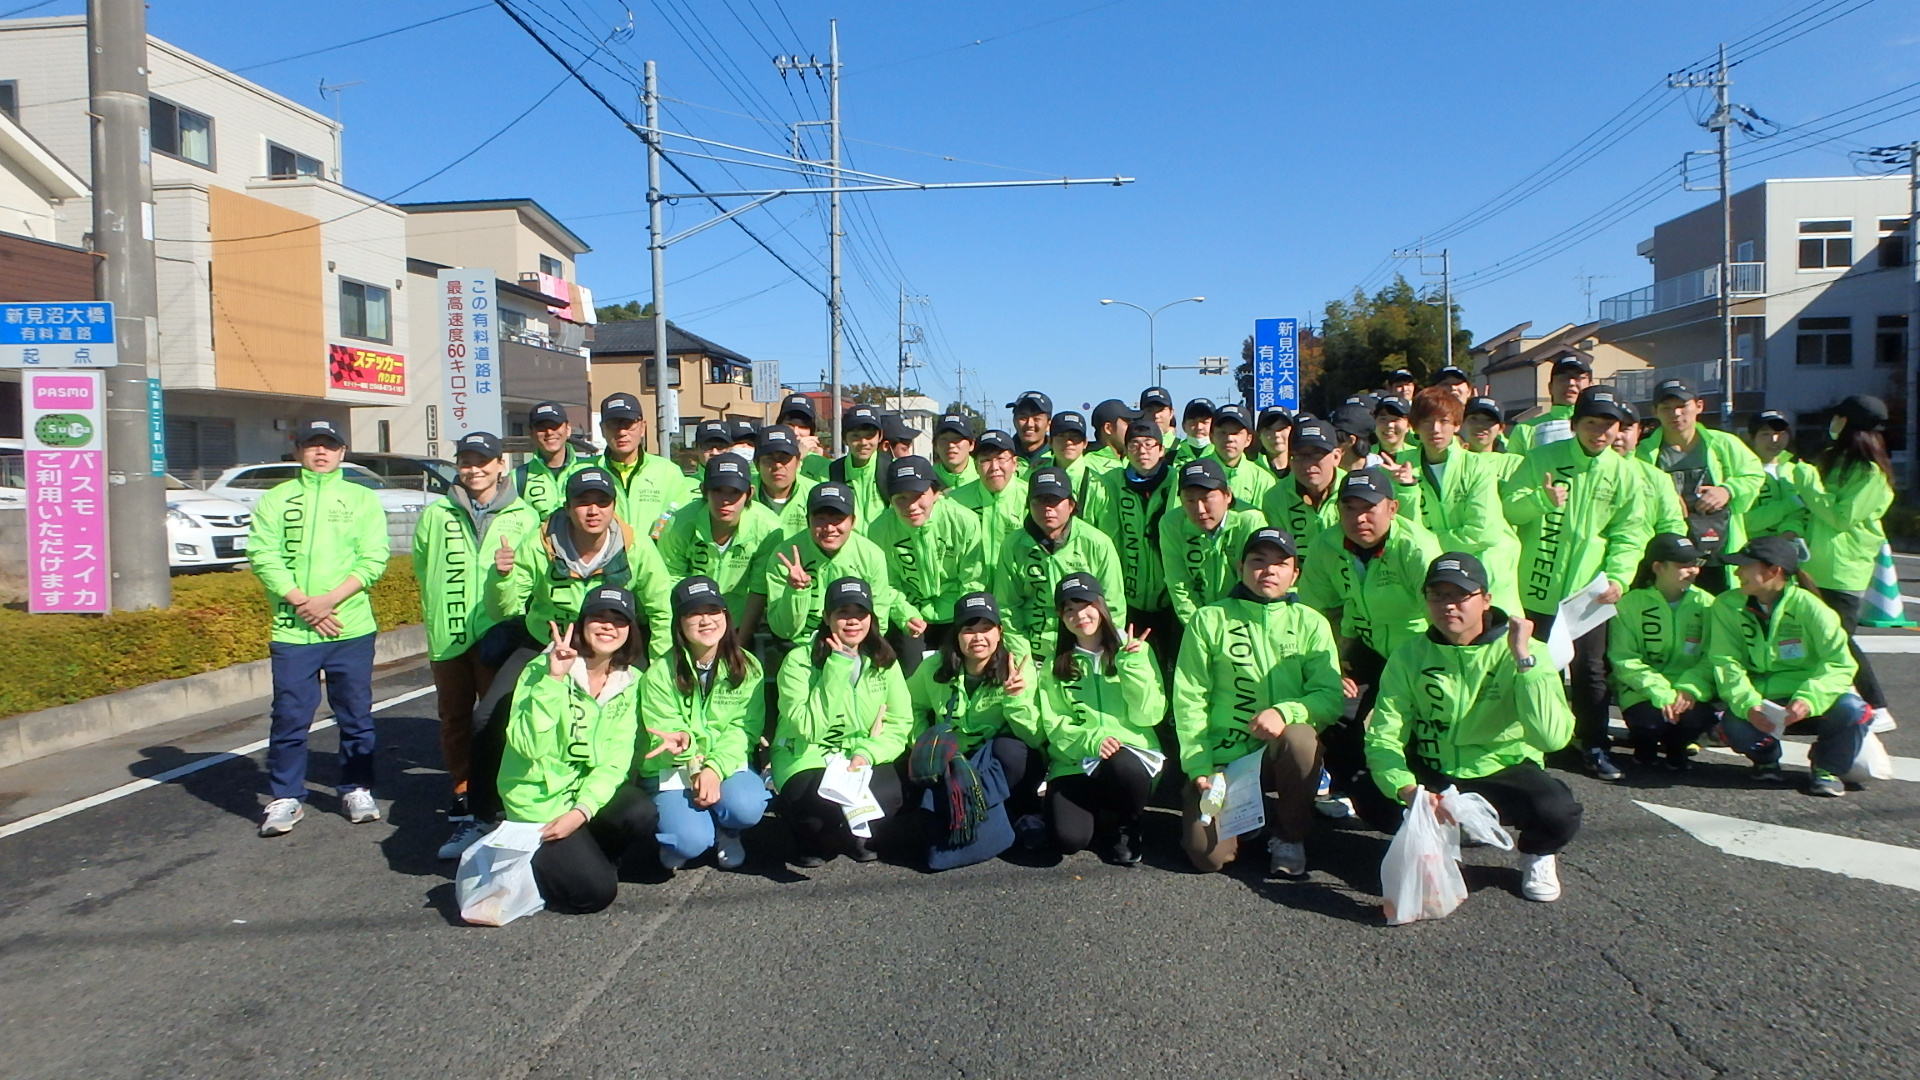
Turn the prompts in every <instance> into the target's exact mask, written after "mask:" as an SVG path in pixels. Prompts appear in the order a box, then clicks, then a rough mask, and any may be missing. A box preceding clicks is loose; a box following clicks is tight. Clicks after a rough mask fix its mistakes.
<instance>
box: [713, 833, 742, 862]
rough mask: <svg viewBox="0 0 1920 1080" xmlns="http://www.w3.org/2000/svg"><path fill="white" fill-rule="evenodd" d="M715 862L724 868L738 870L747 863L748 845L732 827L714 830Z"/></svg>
mask: <svg viewBox="0 0 1920 1080" xmlns="http://www.w3.org/2000/svg"><path fill="white" fill-rule="evenodd" d="M713 862H714V865H715V866H718V867H719V868H720V869H722V870H738V869H740V868H741V867H743V866H745V865H747V846H746V845H745V844H742V843H741V842H740V834H739V833H737V832H734V831H733V830H732V829H715V830H713Z"/></svg>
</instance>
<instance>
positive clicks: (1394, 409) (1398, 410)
mask: <svg viewBox="0 0 1920 1080" xmlns="http://www.w3.org/2000/svg"><path fill="white" fill-rule="evenodd" d="M1412 411H1413V407H1412V406H1411V405H1408V404H1407V399H1405V398H1403V397H1400V396H1398V395H1395V394H1388V395H1387V396H1386V397H1383V398H1381V399H1380V402H1379V404H1377V405H1375V406H1374V407H1373V415H1375V416H1379V415H1380V414H1381V413H1392V414H1393V415H1395V416H1400V417H1404V416H1406V415H1407V414H1409V413H1411V412H1412Z"/></svg>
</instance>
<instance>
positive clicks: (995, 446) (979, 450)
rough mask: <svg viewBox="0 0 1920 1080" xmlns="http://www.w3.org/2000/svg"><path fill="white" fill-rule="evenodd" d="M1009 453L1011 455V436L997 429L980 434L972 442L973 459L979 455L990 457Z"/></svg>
mask: <svg viewBox="0 0 1920 1080" xmlns="http://www.w3.org/2000/svg"><path fill="white" fill-rule="evenodd" d="M1011 453H1013V436H1011V435H1009V434H1007V433H1006V432H1004V431H1001V430H1000V429H998V428H992V429H989V430H987V431H983V432H981V433H980V437H979V438H977V439H975V440H974V441H973V455H974V456H975V457H979V456H980V455H981V454H986V455H987V456H989V457H991V456H993V455H994V454H1011Z"/></svg>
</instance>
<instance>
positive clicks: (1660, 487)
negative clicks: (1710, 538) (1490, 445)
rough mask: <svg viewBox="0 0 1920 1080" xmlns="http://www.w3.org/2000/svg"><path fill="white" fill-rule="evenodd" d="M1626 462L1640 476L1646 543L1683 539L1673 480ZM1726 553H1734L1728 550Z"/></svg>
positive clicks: (1682, 508) (1681, 507)
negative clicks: (1665, 537) (1671, 536)
mask: <svg viewBox="0 0 1920 1080" xmlns="http://www.w3.org/2000/svg"><path fill="white" fill-rule="evenodd" d="M1508 456H1509V457H1511V456H1512V455H1508ZM1627 460H1628V461H1630V462H1632V463H1633V467H1634V468H1635V469H1637V470H1639V472H1640V483H1641V486H1642V490H1643V493H1644V494H1643V497H1644V499H1645V500H1646V501H1644V502H1642V503H1640V504H1639V505H1640V514H1641V517H1642V519H1643V520H1645V521H1646V525H1647V537H1648V539H1652V538H1653V537H1655V536H1658V535H1659V534H1661V533H1673V534H1674V535H1675V536H1686V535H1687V507H1686V504H1684V503H1682V502H1681V501H1680V492H1679V491H1677V490H1675V489H1674V486H1673V477H1671V476H1668V475H1667V474H1666V473H1664V472H1661V471H1660V466H1658V465H1655V464H1654V463H1653V462H1651V461H1645V460H1642V459H1640V458H1637V457H1635V458H1628V459H1627ZM1727 550H1729V551H1733V550H1736V549H1734V548H1728V549H1727Z"/></svg>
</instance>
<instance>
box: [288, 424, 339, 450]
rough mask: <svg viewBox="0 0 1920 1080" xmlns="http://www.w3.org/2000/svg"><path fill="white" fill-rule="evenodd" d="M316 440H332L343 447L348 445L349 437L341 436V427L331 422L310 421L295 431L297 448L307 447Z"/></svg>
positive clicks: (294, 436) (294, 439) (294, 440)
mask: <svg viewBox="0 0 1920 1080" xmlns="http://www.w3.org/2000/svg"><path fill="white" fill-rule="evenodd" d="M316 439H331V440H333V442H335V443H337V444H339V445H341V446H345V445H347V437H346V436H344V435H342V434H340V427H339V425H337V424H335V423H334V422H333V421H331V420H308V421H305V422H303V423H302V424H301V425H300V426H299V427H297V428H295V429H294V432H293V443H294V445H295V446H305V445H306V444H308V443H310V442H313V441H314V440H316Z"/></svg>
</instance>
